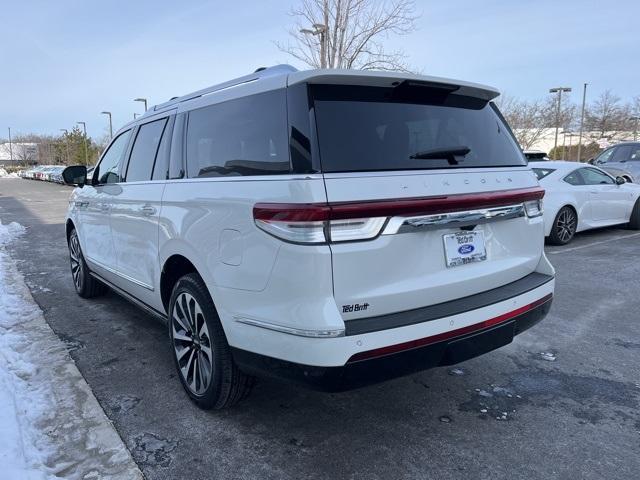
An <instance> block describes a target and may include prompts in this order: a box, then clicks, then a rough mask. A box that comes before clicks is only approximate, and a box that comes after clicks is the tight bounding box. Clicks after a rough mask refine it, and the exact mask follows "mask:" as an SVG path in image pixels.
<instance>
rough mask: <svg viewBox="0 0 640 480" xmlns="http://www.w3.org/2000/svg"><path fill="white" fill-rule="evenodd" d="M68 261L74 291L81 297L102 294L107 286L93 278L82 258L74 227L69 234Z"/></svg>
mask: <svg viewBox="0 0 640 480" xmlns="http://www.w3.org/2000/svg"><path fill="white" fill-rule="evenodd" d="M68 247H69V263H70V264H71V278H72V280H73V286H74V287H75V288H76V293H77V294H78V295H80V296H81V297H82V298H93V297H98V296H100V295H103V294H104V293H105V292H106V291H107V288H108V287H107V286H106V285H105V284H104V283H102V282H100V281H99V280H96V279H95V278H93V277H92V276H91V274H90V272H89V267H87V262H85V260H84V255H83V254H82V248H80V240H79V239H78V233H77V232H76V229H75V228H74V229H73V230H71V233H70V234H69V241H68Z"/></svg>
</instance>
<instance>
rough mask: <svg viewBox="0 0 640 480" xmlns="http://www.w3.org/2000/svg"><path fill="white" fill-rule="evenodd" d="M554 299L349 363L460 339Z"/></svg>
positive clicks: (356, 357) (366, 354) (358, 355)
mask: <svg viewBox="0 0 640 480" xmlns="http://www.w3.org/2000/svg"><path fill="white" fill-rule="evenodd" d="M552 298H553V294H552V293H550V294H549V295H546V296H544V297H542V298H541V299H540V300H536V301H535V302H533V303H530V304H529V305H524V306H522V307H520V308H517V309H516V310H513V311H511V312H507V313H503V314H502V315H498V316H497V317H494V318H490V319H489V320H485V321H483V322H480V323H474V324H473V325H468V326H466V327H462V328H458V329H456V330H450V331H448V332H443V333H438V334H437V335H432V336H430V337H424V338H419V339H417V340H411V341H409V342H404V343H398V344H396V345H389V346H388V347H382V348H376V349H374V350H367V351H366V352H359V353H356V354H355V355H353V356H352V357H351V358H350V359H349V361H348V362H347V363H352V362H358V361H360V360H368V359H372V358H377V357H383V356H385V355H391V354H393V353H398V352H403V351H405V350H411V349H414V348H418V347H424V346H426V345H431V344H432V343H438V342H442V341H444V340H450V339H452V338H455V337H460V336H462V335H466V334H468V333H473V332H477V331H479V330H483V329H485V328H489V327H494V326H496V325H498V324H500V323H504V322H506V321H508V320H511V319H513V318H515V317H517V316H519V315H522V314H523V313H526V312H528V311H530V310H533V309H534V308H536V307H539V306H540V305H543V304H545V303H547V302H548V301H549V300H551V299H552Z"/></svg>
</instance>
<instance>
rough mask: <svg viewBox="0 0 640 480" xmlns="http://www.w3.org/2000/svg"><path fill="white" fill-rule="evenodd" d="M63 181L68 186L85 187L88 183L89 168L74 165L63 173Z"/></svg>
mask: <svg viewBox="0 0 640 480" xmlns="http://www.w3.org/2000/svg"><path fill="white" fill-rule="evenodd" d="M62 179H63V180H64V183H65V184H67V185H75V186H77V187H80V188H82V187H84V186H85V185H86V183H87V167H85V166H84V165H73V166H71V167H67V168H65V169H64V170H63V171H62Z"/></svg>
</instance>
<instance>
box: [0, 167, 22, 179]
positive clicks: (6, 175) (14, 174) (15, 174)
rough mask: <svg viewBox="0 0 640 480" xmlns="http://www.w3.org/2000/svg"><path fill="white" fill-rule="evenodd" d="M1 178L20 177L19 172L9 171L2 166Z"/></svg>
mask: <svg viewBox="0 0 640 480" xmlns="http://www.w3.org/2000/svg"><path fill="white" fill-rule="evenodd" d="M0 178H20V175H18V174H17V173H8V172H7V171H6V170H5V169H4V168H0Z"/></svg>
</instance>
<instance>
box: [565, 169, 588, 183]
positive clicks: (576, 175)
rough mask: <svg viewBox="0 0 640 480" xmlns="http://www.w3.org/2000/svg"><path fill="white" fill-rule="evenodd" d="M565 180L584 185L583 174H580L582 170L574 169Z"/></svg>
mask: <svg viewBox="0 0 640 480" xmlns="http://www.w3.org/2000/svg"><path fill="white" fill-rule="evenodd" d="M564 181H565V182H567V183H568V184H570V185H584V181H583V180H582V175H580V170H574V171H573V172H571V173H570V174H569V175H567V176H566V177H564Z"/></svg>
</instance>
